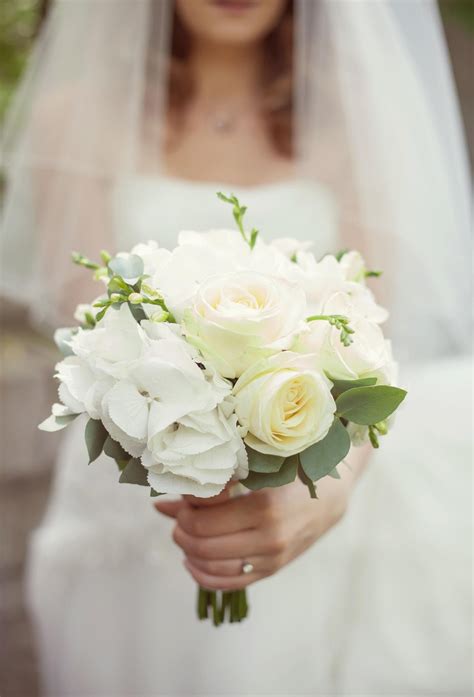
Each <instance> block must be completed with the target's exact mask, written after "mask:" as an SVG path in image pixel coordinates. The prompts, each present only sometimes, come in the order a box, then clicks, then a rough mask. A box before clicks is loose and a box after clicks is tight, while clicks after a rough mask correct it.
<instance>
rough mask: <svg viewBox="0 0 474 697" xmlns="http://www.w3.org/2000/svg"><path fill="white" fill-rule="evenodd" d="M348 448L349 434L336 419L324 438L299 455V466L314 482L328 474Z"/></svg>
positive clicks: (342, 457)
mask: <svg viewBox="0 0 474 697" xmlns="http://www.w3.org/2000/svg"><path fill="white" fill-rule="evenodd" d="M350 447H351V439H350V437H349V434H348V433H347V431H346V429H345V428H344V426H343V425H342V424H341V422H340V420H339V419H338V418H337V417H336V418H335V419H334V421H333V423H332V426H331V428H330V429H329V431H328V433H327V435H326V437H325V438H323V440H320V441H319V443H315V444H314V445H312V446H311V447H309V448H307V449H306V450H303V452H302V453H300V461H301V466H302V467H303V469H304V471H305V473H306V474H307V475H308V477H309V478H310V479H311V480H312V481H313V482H315V481H317V480H318V479H321V477H325V476H326V475H327V474H329V472H331V471H332V470H333V469H334V468H335V467H336V465H338V464H339V463H340V462H341V460H343V459H344V458H345V457H346V455H347V453H348V452H349V449H350Z"/></svg>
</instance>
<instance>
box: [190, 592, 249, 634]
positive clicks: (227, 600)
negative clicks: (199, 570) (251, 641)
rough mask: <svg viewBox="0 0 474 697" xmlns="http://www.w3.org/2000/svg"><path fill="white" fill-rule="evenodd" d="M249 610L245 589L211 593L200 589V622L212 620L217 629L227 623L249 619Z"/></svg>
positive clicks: (198, 597)
mask: <svg viewBox="0 0 474 697" xmlns="http://www.w3.org/2000/svg"><path fill="white" fill-rule="evenodd" d="M248 609H249V608H248V603H247V592H246V590H245V588H242V589H241V590H237V591H211V590H208V589H207V588H202V587H201V586H199V588H198V595H197V615H198V617H199V619H200V620H207V619H211V620H212V623H213V624H214V626H215V627H219V626H220V625H221V624H224V622H226V621H227V622H231V623H233V622H241V621H242V620H243V619H245V618H246V617H247V615H248ZM209 610H211V613H209Z"/></svg>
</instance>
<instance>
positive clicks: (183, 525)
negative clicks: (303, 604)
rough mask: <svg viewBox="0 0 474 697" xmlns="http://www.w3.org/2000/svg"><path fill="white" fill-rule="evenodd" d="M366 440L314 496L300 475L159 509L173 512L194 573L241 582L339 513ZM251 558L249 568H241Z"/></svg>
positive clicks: (204, 579) (264, 572)
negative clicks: (230, 494)
mask: <svg viewBox="0 0 474 697" xmlns="http://www.w3.org/2000/svg"><path fill="white" fill-rule="evenodd" d="M369 451H370V446H364V447H362V448H352V450H351V452H350V453H349V455H348V456H347V458H346V461H345V462H346V463H347V464H346V465H344V464H342V465H340V466H339V468H338V469H339V472H340V474H341V479H333V478H332V477H324V478H323V479H322V480H320V481H319V482H318V485H317V492H318V497H319V499H318V500H314V499H311V498H310V497H309V493H308V489H307V488H306V486H305V485H303V484H302V483H301V482H300V481H299V480H297V481H295V482H294V483H293V484H290V485H287V486H284V487H281V488H278V489H264V490H262V491H256V492H252V493H250V494H248V495H246V496H240V497H238V498H233V499H232V498H227V497H226V496H225V494H224V495H221V496H220V497H216V498H215V499H211V500H209V503H214V505H207V506H204V507H202V506H199V507H195V506H192V505H191V504H190V502H189V501H180V502H171V501H159V502H157V503H156V504H155V506H156V508H157V510H158V511H160V512H161V513H164V514H165V515H169V516H171V517H174V518H176V526H175V529H174V532H173V537H174V540H175V542H176V544H178V545H179V546H180V547H181V548H182V550H183V552H184V554H185V562H184V563H185V566H186V568H187V569H188V571H189V573H190V574H191V575H192V576H193V578H194V579H195V580H196V581H197V582H198V583H199V584H200V585H202V586H204V587H206V588H210V589H223V590H232V589H237V588H243V587H244V586H247V585H249V584H251V583H254V582H255V581H258V580H260V579H261V578H265V577H266V576H270V575H272V574H274V573H276V572H277V571H278V570H279V569H281V568H282V567H283V566H285V565H286V564H288V563H289V562H291V561H292V560H293V559H295V558H296V557H298V556H299V555H300V554H302V553H303V552H304V551H305V550H307V549H308V547H310V546H311V545H313V544H314V543H315V542H316V541H317V540H318V539H319V538H320V537H321V536H322V535H324V533H325V532H327V531H328V530H330V529H331V528H332V527H333V526H334V525H336V524H337V523H338V522H339V521H340V519H341V518H342V516H343V515H344V513H345V511H346V509H347V507H348V504H349V500H350V497H351V494H352V491H353V489H354V486H355V484H356V482H357V480H358V478H359V476H360V475H361V473H362V471H363V470H364V468H365V466H366V463H367V460H368V456H369ZM244 562H250V563H251V564H252V565H253V571H252V572H251V573H250V574H246V575H244V574H242V565H243V563H244Z"/></svg>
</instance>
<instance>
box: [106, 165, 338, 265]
mask: <svg viewBox="0 0 474 697" xmlns="http://www.w3.org/2000/svg"><path fill="white" fill-rule="evenodd" d="M231 190H232V192H233V193H235V195H236V196H237V197H238V198H239V200H240V201H241V203H242V204H243V205H246V206H248V213H247V215H246V220H245V222H246V226H248V227H249V228H250V227H257V228H258V229H259V230H260V232H261V234H262V236H263V237H264V239H266V240H270V239H273V238H275V237H295V238H297V239H301V240H311V241H312V242H313V243H314V248H313V249H314V252H315V253H316V255H317V256H319V255H323V254H324V253H326V252H329V251H335V247H336V246H337V240H336V237H337V209H336V205H335V201H334V199H333V197H332V196H331V194H330V192H329V191H327V190H326V189H324V188H323V187H322V186H318V185H317V184H316V183H314V182H311V181H308V180H302V179H295V180H292V181H284V182H277V183H273V184H267V185H262V186H257V187H234V186H230V185H228V184H219V183H213V182H192V181H186V180H182V179H174V178H172V177H147V176H141V177H134V178H133V179H126V180H122V181H121V182H120V184H119V185H118V186H117V188H116V190H115V194H114V210H113V214H114V222H115V231H116V243H117V248H118V249H121V250H124V251H125V250H128V249H130V247H132V246H133V245H134V244H136V243H137V242H145V241H147V240H149V239H155V240H157V241H158V242H159V244H160V245H161V246H163V247H167V248H172V247H174V246H175V244H176V239H177V235H178V232H179V231H180V230H198V231H201V230H206V229H211V228H214V229H219V228H229V227H233V221H232V215H231V210H230V208H229V206H226V205H225V204H223V203H222V202H220V201H219V200H218V199H217V197H216V192H217V191H224V192H229V191H231Z"/></svg>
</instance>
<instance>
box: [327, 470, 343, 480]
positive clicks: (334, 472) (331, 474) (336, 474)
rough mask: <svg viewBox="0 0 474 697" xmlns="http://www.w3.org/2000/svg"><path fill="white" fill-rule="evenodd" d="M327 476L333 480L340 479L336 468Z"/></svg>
mask: <svg viewBox="0 0 474 697" xmlns="http://www.w3.org/2000/svg"><path fill="white" fill-rule="evenodd" d="M328 475H329V476H330V477H332V478H333V479H340V478H341V475H340V474H339V472H338V471H337V467H335V468H334V469H333V470H331V471H330V472H328Z"/></svg>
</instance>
